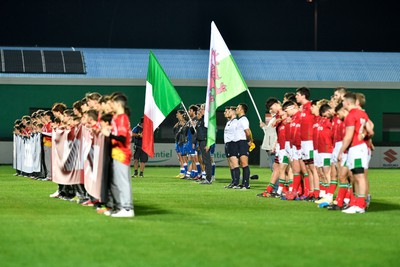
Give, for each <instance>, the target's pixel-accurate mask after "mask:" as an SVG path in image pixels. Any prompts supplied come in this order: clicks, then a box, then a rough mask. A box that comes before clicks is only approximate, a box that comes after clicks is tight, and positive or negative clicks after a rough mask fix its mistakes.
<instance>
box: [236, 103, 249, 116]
mask: <svg viewBox="0 0 400 267" xmlns="http://www.w3.org/2000/svg"><path fill="white" fill-rule="evenodd" d="M239 105H240V106H242V109H243V112H244V114H246V113H247V110H248V109H249V107H248V106H247V105H246V103H240V104H239ZM239 105H238V106H239Z"/></svg>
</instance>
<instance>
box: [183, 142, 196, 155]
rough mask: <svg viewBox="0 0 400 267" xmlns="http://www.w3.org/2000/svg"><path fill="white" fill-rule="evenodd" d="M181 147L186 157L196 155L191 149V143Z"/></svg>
mask: <svg viewBox="0 0 400 267" xmlns="http://www.w3.org/2000/svg"><path fill="white" fill-rule="evenodd" d="M183 146H184V151H185V152H186V153H185V154H187V155H195V154H196V152H195V150H194V149H193V148H192V143H191V142H187V143H186V144H184V145H183Z"/></svg>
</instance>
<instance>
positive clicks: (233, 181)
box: [231, 169, 235, 184]
mask: <svg viewBox="0 0 400 267" xmlns="http://www.w3.org/2000/svg"><path fill="white" fill-rule="evenodd" d="M231 179H232V181H231V184H235V169H231Z"/></svg>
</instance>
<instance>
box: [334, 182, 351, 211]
mask: <svg viewBox="0 0 400 267" xmlns="http://www.w3.org/2000/svg"><path fill="white" fill-rule="evenodd" d="M347 190H348V184H347V183H344V184H343V183H340V184H339V191H338V194H337V196H336V203H337V204H336V205H338V206H339V207H343V202H344V198H345V197H346V193H347Z"/></svg>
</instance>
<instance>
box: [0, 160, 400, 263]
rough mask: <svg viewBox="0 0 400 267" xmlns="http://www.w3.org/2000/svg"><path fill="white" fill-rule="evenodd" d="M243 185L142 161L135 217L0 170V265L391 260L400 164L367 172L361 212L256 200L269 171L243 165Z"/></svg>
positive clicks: (399, 249)
mask: <svg viewBox="0 0 400 267" xmlns="http://www.w3.org/2000/svg"><path fill="white" fill-rule="evenodd" d="M251 172H252V174H258V175H259V176H260V180H252V181H251V182H252V184H251V189H250V190H247V191H240V190H232V189H231V190H228V189H224V188H223V186H224V185H226V184H228V183H229V180H230V179H229V178H228V177H230V176H229V170H228V169H227V168H217V180H216V182H215V183H213V184H212V185H199V184H196V183H194V182H192V181H187V180H180V179H177V178H174V177H175V175H177V174H178V168H176V167H175V168H164V167H147V168H146V170H145V178H140V179H139V178H134V179H132V186H133V194H134V205H135V213H136V217H134V218H129V219H127V218H110V217H106V216H104V215H99V214H97V213H96V212H95V210H94V209H93V208H91V207H83V206H80V205H78V204H76V203H71V202H67V201H64V200H60V199H51V198H49V194H51V193H53V192H54V191H55V190H56V185H55V184H54V183H52V182H42V181H35V180H31V179H29V178H22V177H14V176H13V173H14V170H13V169H12V168H11V167H10V166H1V167H0V203H1V209H0V246H1V249H0V266H2V267H6V266H29V267H32V266H57V267H60V266H68V267H72V266H77V267H78V266H85V267H89V266H96V267H100V266H107V267H115V266H247V267H249V266H323V267H325V266H352V267H355V266H363V267H364V266H398V262H399V260H400V245H399V243H400V197H399V191H400V170H398V169H397V170H382V169H379V170H378V169H377V170H370V175H369V177H370V187H371V194H372V197H373V199H372V203H371V206H370V209H369V211H368V212H367V213H365V214H355V215H348V214H343V213H341V212H336V211H327V210H325V209H318V208H317V205H316V204H314V203H309V202H303V201H281V200H279V199H264V198H257V197H256V194H257V193H260V192H262V190H263V189H264V188H265V186H266V183H267V181H268V180H269V177H270V171H269V170H268V169H262V168H258V167H251Z"/></svg>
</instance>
